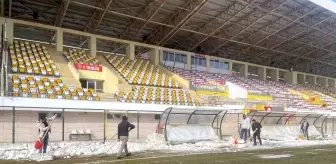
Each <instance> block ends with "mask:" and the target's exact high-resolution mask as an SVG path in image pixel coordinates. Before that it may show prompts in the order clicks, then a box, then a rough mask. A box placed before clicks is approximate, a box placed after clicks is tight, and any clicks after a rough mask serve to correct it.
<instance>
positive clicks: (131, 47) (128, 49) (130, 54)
mask: <svg viewBox="0 0 336 164" xmlns="http://www.w3.org/2000/svg"><path fill="white" fill-rule="evenodd" d="M134 47H135V46H134V43H129V44H128V45H127V46H126V55H127V56H128V57H129V58H130V59H131V60H134V59H135V48H134Z"/></svg>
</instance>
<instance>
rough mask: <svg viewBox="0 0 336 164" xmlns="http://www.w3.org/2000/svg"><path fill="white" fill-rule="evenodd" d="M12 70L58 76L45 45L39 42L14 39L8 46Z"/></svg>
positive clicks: (14, 71)
mask: <svg viewBox="0 0 336 164" xmlns="http://www.w3.org/2000/svg"><path fill="white" fill-rule="evenodd" d="M9 55H10V58H11V62H12V72H13V73H22V74H35V75H43V76H60V73H59V70H58V69H57V68H56V65H55V63H54V61H53V60H52V59H51V57H50V54H49V52H48V50H47V48H46V47H44V46H41V45H40V44H39V43H32V42H24V41H18V40H15V41H14V45H10V46H9Z"/></svg>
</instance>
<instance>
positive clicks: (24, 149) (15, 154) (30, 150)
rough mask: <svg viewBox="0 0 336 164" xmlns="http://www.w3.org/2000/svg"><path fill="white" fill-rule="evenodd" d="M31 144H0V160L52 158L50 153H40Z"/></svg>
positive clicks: (43, 159)
mask: <svg viewBox="0 0 336 164" xmlns="http://www.w3.org/2000/svg"><path fill="white" fill-rule="evenodd" d="M33 146H34V145H33V144H15V145H12V144H1V146H0V147H1V149H0V160H33V161H46V160H53V156H52V154H51V153H46V154H40V153H38V150H35V149H34V147H33Z"/></svg>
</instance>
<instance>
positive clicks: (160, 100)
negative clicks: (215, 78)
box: [115, 86, 199, 105]
mask: <svg viewBox="0 0 336 164" xmlns="http://www.w3.org/2000/svg"><path fill="white" fill-rule="evenodd" d="M115 95H116V97H117V98H118V100H119V101H121V102H132V103H151V104H171V105H173V104H175V105H197V104H199V101H198V100H196V99H195V98H194V97H192V96H191V95H190V94H189V93H188V92H187V91H186V90H183V89H170V88H155V87H143V86H136V87H133V89H132V92H129V93H126V92H123V91H118V92H116V93H115Z"/></svg>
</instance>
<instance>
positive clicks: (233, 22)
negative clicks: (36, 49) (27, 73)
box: [2, 0, 336, 77]
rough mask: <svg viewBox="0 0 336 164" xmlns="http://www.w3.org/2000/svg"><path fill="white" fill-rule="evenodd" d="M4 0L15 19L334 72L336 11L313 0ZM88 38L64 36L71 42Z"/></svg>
mask: <svg viewBox="0 0 336 164" xmlns="http://www.w3.org/2000/svg"><path fill="white" fill-rule="evenodd" d="M4 1H5V3H4V7H5V12H4V13H2V14H4V15H5V16H9V17H12V18H15V19H23V20H29V21H35V22H39V23H44V24H49V25H55V26H59V27H65V28H70V29H75V30H80V31H86V32H90V33H95V34H100V35H105V36H111V37H117V38H122V39H127V40H134V41H139V42H145V43H149V44H155V45H160V46H165V47H169V48H174V49H181V50H186V51H192V52H196V53H202V54H208V55H213V56H220V57H224V58H229V59H234V60H240V61H246V62H251V63H256V64H261V65H266V66H273V67H279V68H284V69H290V68H293V69H294V70H296V71H302V72H307V73H314V74H320V75H325V76H332V77H336V19H335V14H334V13H333V12H331V11H329V10H327V9H324V8H323V7H320V6H318V5H316V4H315V3H312V2H310V1H308V0H8V1H7V0H2V2H4ZM14 35H15V37H23V38H29V39H37V40H41V41H47V42H55V41H54V38H55V37H54V36H55V35H54V32H50V31H44V30H41V29H33V28H26V27H15V29H14ZM86 40H87V38H84V37H79V36H67V35H65V36H64V44H68V45H72V46H82V47H85V46H86ZM97 46H98V47H97V49H98V50H105V51H113V50H116V49H118V48H120V47H122V46H123V45H120V44H117V43H115V44H111V43H98V44H97ZM137 51H138V52H140V51H141V50H140V48H139V49H137Z"/></svg>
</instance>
